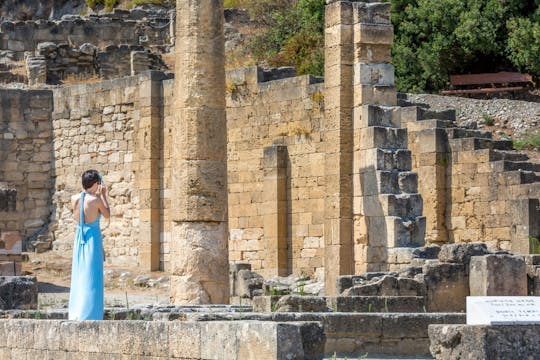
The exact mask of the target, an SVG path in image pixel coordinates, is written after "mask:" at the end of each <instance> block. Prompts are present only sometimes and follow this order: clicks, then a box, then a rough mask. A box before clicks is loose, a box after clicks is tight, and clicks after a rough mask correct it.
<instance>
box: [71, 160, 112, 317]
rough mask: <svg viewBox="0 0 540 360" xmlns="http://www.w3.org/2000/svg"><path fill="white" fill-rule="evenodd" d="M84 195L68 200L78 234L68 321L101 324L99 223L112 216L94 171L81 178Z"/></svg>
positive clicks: (99, 179)
mask: <svg viewBox="0 0 540 360" xmlns="http://www.w3.org/2000/svg"><path fill="white" fill-rule="evenodd" d="M82 186H83V189H84V191H82V192H81V193H80V194H77V195H74V196H72V197H71V204H72V208H73V218H74V219H75V220H76V221H77V231H76V233H75V242H74V244H73V262H72V267H71V290H70V294H69V320H103V306H104V304H103V303H104V299H103V260H104V259H103V243H102V238H101V229H100V227H99V221H100V218H101V216H102V215H103V216H104V217H105V218H109V216H110V214H111V212H110V209H109V203H108V201H107V188H106V187H105V185H104V184H103V181H102V178H101V175H100V174H99V173H98V172H97V171H96V170H88V171H85V172H84V174H83V175H82Z"/></svg>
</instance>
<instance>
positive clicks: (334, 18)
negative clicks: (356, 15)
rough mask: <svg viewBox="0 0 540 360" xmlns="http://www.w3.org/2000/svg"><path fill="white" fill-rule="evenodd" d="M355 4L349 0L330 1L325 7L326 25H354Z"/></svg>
mask: <svg viewBox="0 0 540 360" xmlns="http://www.w3.org/2000/svg"><path fill="white" fill-rule="evenodd" d="M352 22H353V5H352V3H351V2H348V1H340V2H337V1H336V2H332V3H328V4H327V5H326V7H325V27H331V26H334V25H339V24H345V25H352Z"/></svg>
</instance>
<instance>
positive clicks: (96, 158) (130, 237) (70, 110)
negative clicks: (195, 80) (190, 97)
mask: <svg viewBox="0 0 540 360" xmlns="http://www.w3.org/2000/svg"><path fill="white" fill-rule="evenodd" d="M141 81H144V80H142V79H141V78H138V77H128V78H123V79H118V80H113V81H105V82H102V83H99V84H91V85H80V86H72V87H67V88H62V89H56V90H54V113H53V119H52V126H53V129H54V130H53V132H54V143H53V144H54V145H53V151H54V167H55V169H54V171H55V178H54V180H55V186H54V195H53V205H54V209H55V214H56V215H55V223H54V226H53V229H54V232H55V238H56V241H55V242H54V247H55V249H56V250H59V251H62V252H64V251H69V250H70V249H71V246H72V242H73V235H74V233H75V226H76V223H75V221H74V220H73V219H72V218H71V214H72V209H71V200H70V199H71V195H73V194H76V193H79V192H80V191H81V190H82V188H81V183H80V177H81V174H82V173H83V172H84V171H85V170H88V169H96V170H98V171H100V172H101V173H102V174H103V176H104V181H105V183H106V184H107V186H108V189H109V190H108V191H109V199H110V205H111V207H112V209H113V210H112V216H111V219H110V221H108V220H105V219H102V224H104V226H102V228H103V229H104V230H103V235H104V247H105V251H106V256H107V258H108V260H107V262H109V263H113V264H117V265H125V266H136V265H137V264H138V255H139V251H140V249H139V247H140V243H139V222H140V220H139V217H140V213H139V203H140V199H139V193H138V191H137V190H136V187H135V185H136V181H135V179H136V171H137V167H136V165H137V163H136V162H137V155H136V148H137V136H136V135H137V129H138V127H139V120H140V109H139V108H138V103H137V101H139V100H138V95H139V87H140V82H141Z"/></svg>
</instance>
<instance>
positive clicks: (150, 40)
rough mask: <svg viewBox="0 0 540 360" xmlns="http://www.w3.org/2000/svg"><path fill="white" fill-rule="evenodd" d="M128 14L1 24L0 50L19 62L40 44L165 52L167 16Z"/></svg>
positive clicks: (168, 39)
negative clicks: (135, 46)
mask: <svg viewBox="0 0 540 360" xmlns="http://www.w3.org/2000/svg"><path fill="white" fill-rule="evenodd" d="M130 14H131V13H130V12H117V13H114V14H110V16H99V17H97V16H90V17H78V16H73V17H67V18H66V19H64V20H59V21H46V20H41V21H17V22H10V21H6V22H3V23H2V24H1V26H0V49H1V50H8V51H11V52H13V53H14V54H16V57H17V58H18V60H22V59H23V58H24V52H25V51H30V52H34V51H35V49H36V48H37V45H38V44H39V43H42V42H54V43H69V44H70V45H71V46H77V47H79V46H81V45H82V44H84V43H91V44H93V45H95V46H97V47H99V48H104V47H106V46H109V45H120V44H139V45H145V46H148V47H150V48H155V49H159V50H161V51H164V50H165V49H166V48H168V47H169V46H170V45H171V38H172V36H171V32H170V30H171V28H170V24H169V15H168V14H161V15H159V16H156V15H153V14H151V13H148V14H146V16H148V19H147V20H146V21H141V20H142V16H141V17H139V16H137V14H138V13H136V14H135V15H133V16H130Z"/></svg>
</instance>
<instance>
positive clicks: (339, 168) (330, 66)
mask: <svg viewBox="0 0 540 360" xmlns="http://www.w3.org/2000/svg"><path fill="white" fill-rule="evenodd" d="M352 21H353V16H352V3H351V2H349V1H330V0H329V1H327V5H326V16H325V22H326V24H325V65H324V66H325V68H324V79H325V81H324V87H325V89H324V91H325V95H324V107H325V119H324V121H325V124H324V127H325V129H324V132H325V142H326V155H325V177H326V198H325V207H324V217H325V219H324V241H325V247H324V271H325V289H326V295H329V296H334V295H337V294H336V280H337V277H338V276H339V275H348V274H352V271H353V268H352V263H353V261H352V254H353V248H352V247H353V245H352V178H351V174H352V151H353V132H352V108H353V57H354V56H353V41H352V40H353V24H352Z"/></svg>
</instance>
